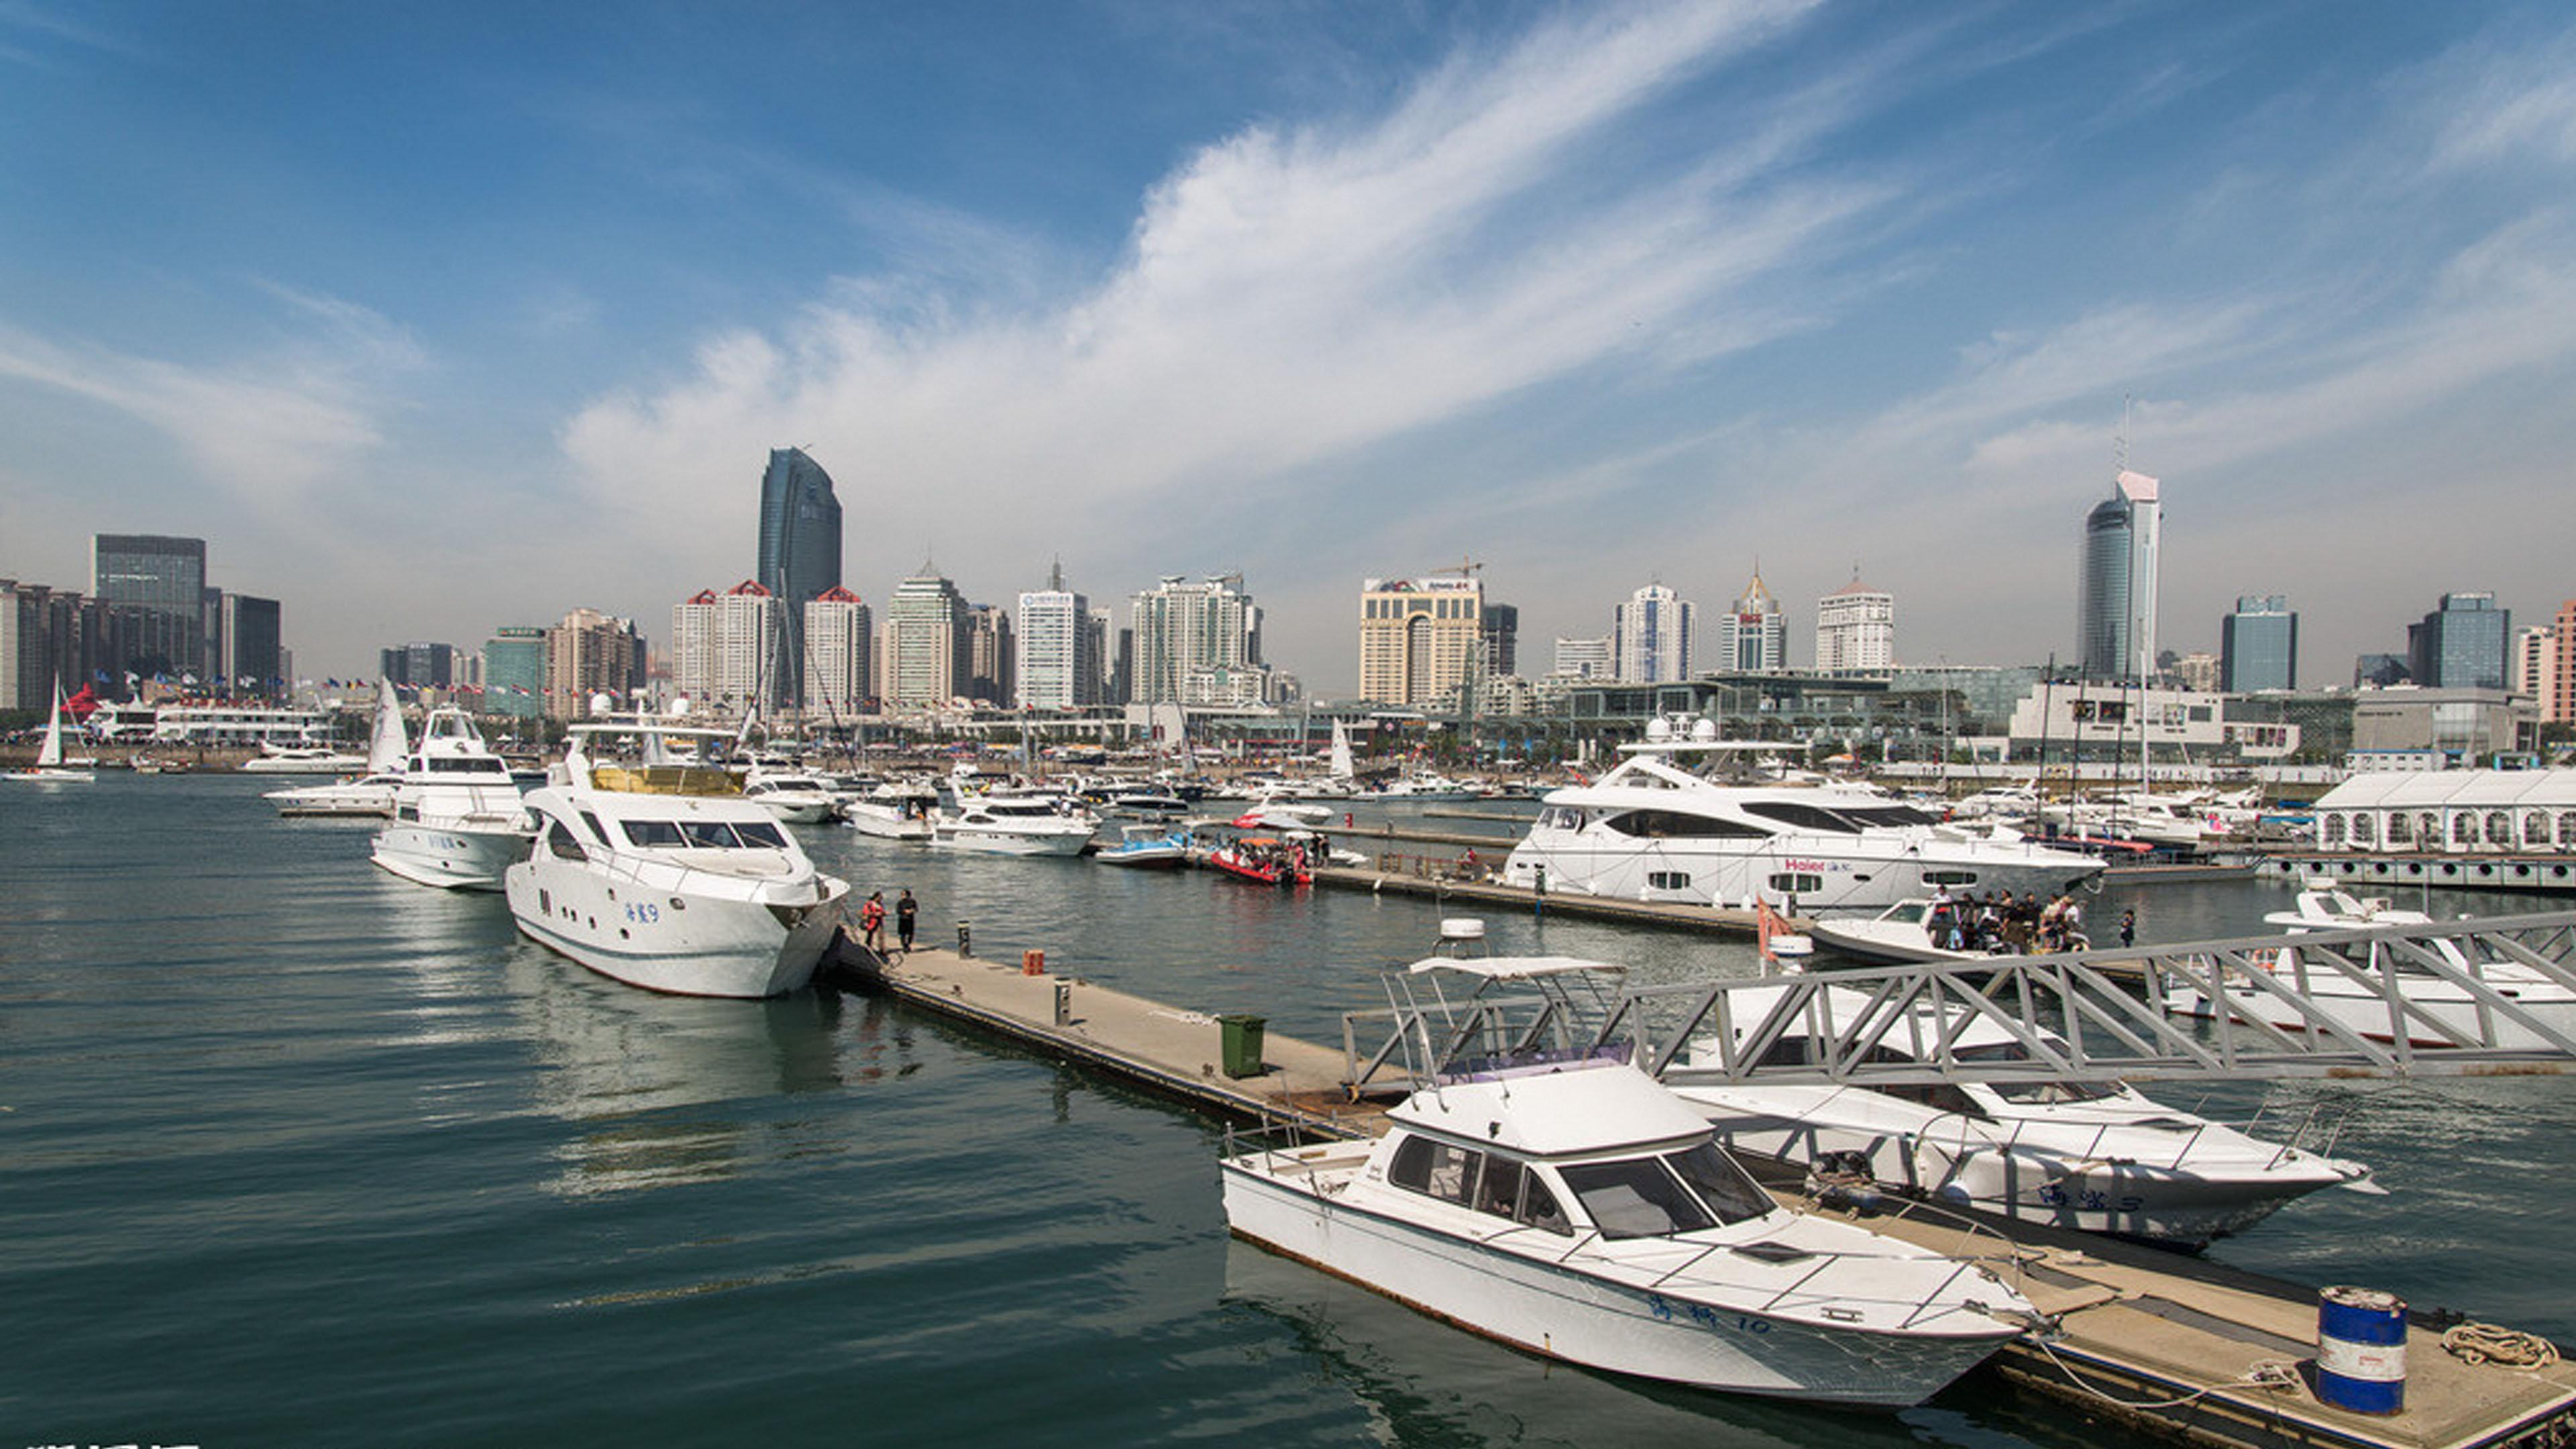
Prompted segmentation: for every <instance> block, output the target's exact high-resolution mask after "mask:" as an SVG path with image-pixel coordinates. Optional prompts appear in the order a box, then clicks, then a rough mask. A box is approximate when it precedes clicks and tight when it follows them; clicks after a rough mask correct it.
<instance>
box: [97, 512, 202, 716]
mask: <svg viewBox="0 0 2576 1449" xmlns="http://www.w3.org/2000/svg"><path fill="white" fill-rule="evenodd" d="M90 593H91V594H92V595H93V596H94V597H96V598H97V599H98V600H99V602H101V603H103V604H106V605H109V606H110V607H111V608H115V609H117V610H119V611H120V612H124V613H126V614H127V615H128V618H127V621H126V623H125V625H124V627H123V629H122V630H121V631H120V632H121V633H122V635H123V638H122V639H121V640H120V641H119V643H120V644H121V648H120V649H119V651H118V654H119V657H118V658H116V659H114V660H112V661H111V662H109V663H108V664H107V666H106V667H107V668H108V670H109V671H110V672H111V673H114V672H116V671H118V670H130V671H132V672H134V673H136V674H138V675H142V676H144V677H146V678H150V677H153V676H162V677H166V678H168V679H171V680H179V679H183V678H185V677H187V676H190V675H194V674H196V673H198V672H199V671H200V670H202V669H204V668H205V667H206V618H205V608H206V541H205V540H204V539H202V538H170V537H165V536H163V535H160V534H152V533H102V534H98V535H95V536H94V537H93V538H92V540H91V558H90Z"/></svg>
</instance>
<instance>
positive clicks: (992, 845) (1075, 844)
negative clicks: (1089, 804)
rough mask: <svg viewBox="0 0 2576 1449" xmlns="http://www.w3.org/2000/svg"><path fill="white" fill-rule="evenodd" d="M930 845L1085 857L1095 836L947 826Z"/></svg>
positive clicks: (985, 851) (984, 851) (994, 852)
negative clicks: (1086, 849)
mask: <svg viewBox="0 0 2576 1449" xmlns="http://www.w3.org/2000/svg"><path fill="white" fill-rule="evenodd" d="M930 843H931V844H933V845H936V846H938V847H940V848H941V849H943V850H971V851H978V852H981V853H982V854H985V855H1063V856H1071V855H1080V854H1082V848H1083V847H1084V846H1086V845H1089V844H1090V843H1091V835H1090V833H1089V832H1088V831H1086V832H1084V833H1082V834H1080V835H1076V834H1074V833H1073V832H1072V831H1069V830H1068V831H1062V832H1056V831H1048V832H1046V833H1043V834H1029V833H1025V832H1021V831H1016V830H991V829H979V828H976V827H972V826H970V827H967V828H964V829H951V828H948V827H945V826H943V827H941V828H939V829H938V830H936V831H934V832H933V833H932V834H931V837H930Z"/></svg>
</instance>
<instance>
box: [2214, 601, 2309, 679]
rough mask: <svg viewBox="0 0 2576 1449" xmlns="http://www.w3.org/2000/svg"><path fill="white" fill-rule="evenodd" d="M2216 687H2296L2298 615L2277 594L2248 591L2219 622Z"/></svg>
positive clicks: (2297, 670)
mask: <svg viewBox="0 0 2576 1449" xmlns="http://www.w3.org/2000/svg"><path fill="white" fill-rule="evenodd" d="M2218 687H2219V688H2220V689H2222V690H2225V691H2226V692H2227V693H2229V694H2251V693H2253V692H2254V691H2255V690H2258V689H2296V688H2298V687H2299V616H2298V615H2297V614H2294V613H2292V612H2291V611H2290V602H2289V600H2288V599H2287V598H2286V597H2284V596H2282V595H2280V594H2261V595H2256V594H2247V595H2244V596H2243V597H2241V598H2239V599H2237V601H2236V612H2235V613H2233V614H2230V615H2228V616H2227V617H2226V618H2224V619H2222V620H2220V621H2219V625H2218Z"/></svg>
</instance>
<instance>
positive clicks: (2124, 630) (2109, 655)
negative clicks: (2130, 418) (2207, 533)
mask: <svg viewBox="0 0 2576 1449" xmlns="http://www.w3.org/2000/svg"><path fill="white" fill-rule="evenodd" d="M2161 494H2162V485H2161V484H2160V483H2158V482H2157V480H2155V479H2153V478H2150V477H2148V476H2147V475H2145V474H2144V473H2132V472H2130V471H2128V470H2127V469H2125V468H2124V469H2122V470H2120V473H2119V476H2117V477H2116V478H2114V479H2113V480H2112V482H2111V496H2110V497H2109V498H2106V499H2104V500H2102V501H2101V502H2100V503H2097V504H2095V505H2094V506H2093V511H2092V512H2090V513H2088V514H2086V515H2085V516H2084V553H2083V557H2082V559H2081V561H2080V566H2079V568H2078V570H2077V578H2078V583H2077V595H2076V611H2075V637H2076V643H2077V645H2078V647H2079V650H2080V657H2081V659H2082V661H2083V663H2082V667H2083V672H2084V677H2085V678H2087V679H2136V678H2139V677H2140V676H2141V675H2142V674H2143V673H2144V672H2145V669H2146V667H2147V665H2149V664H2150V663H2152V662H2153V661H2154V659H2155V657H2156V574H2157V553H2158V550H2159V548H2160V547H2161V546H2162V540H2163V532H2164V503H2163V500H2162V496H2161Z"/></svg>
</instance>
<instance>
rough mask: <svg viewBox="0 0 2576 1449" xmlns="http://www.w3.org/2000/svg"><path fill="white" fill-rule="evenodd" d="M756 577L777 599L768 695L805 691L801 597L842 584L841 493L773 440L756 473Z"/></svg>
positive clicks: (801, 455) (796, 451) (814, 466)
mask: <svg viewBox="0 0 2576 1449" xmlns="http://www.w3.org/2000/svg"><path fill="white" fill-rule="evenodd" d="M753 578H754V579H755V580H756V581H757V582H758V583H759V584H760V586H761V587H762V588H764V589H767V590H769V592H770V594H771V596H772V597H774V598H776V599H777V600H778V602H779V609H780V615H779V619H780V623H781V626H782V627H781V629H780V631H779V636H778V640H777V646H776V647H777V655H778V658H777V661H776V663H775V664H773V665H772V666H771V667H770V668H769V669H768V670H766V671H765V673H766V677H767V678H768V679H769V680H772V681H775V683H774V684H773V685H771V686H770V687H769V689H768V697H769V698H770V699H771V700H773V701H786V700H793V699H801V698H803V697H804V694H805V640H804V619H805V605H806V602H807V601H808V600H811V599H815V598H819V597H821V596H822V594H823V592H824V591H825V590H827V589H837V588H839V587H840V586H841V500H840V499H839V498H837V497H835V496H834V495H833V492H832V475H831V474H829V473H826V472H824V471H823V467H822V465H821V464H819V463H817V462H815V461H814V460H813V459H811V458H809V457H807V456H805V451H804V450H803V449H802V448H773V449H771V450H770V453H769V468H768V470H767V471H766V472H764V473H763V474H761V478H760V566H759V568H758V569H757V570H755V571H754V573H753Z"/></svg>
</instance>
